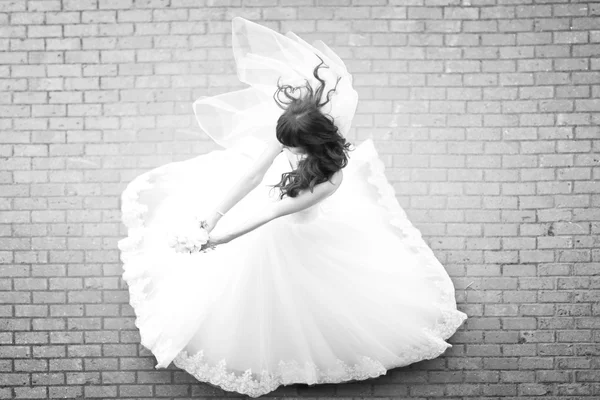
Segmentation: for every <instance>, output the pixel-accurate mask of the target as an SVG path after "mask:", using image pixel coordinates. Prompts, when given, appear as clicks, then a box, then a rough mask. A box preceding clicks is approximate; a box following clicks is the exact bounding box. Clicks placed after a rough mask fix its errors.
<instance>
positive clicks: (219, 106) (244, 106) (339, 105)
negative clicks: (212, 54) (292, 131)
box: [193, 17, 358, 154]
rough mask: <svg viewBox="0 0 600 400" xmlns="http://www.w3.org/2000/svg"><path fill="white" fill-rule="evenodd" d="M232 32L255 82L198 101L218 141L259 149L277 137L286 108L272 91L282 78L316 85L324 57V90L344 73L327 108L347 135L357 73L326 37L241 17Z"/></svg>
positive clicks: (241, 68) (199, 114) (244, 78)
mask: <svg viewBox="0 0 600 400" xmlns="http://www.w3.org/2000/svg"><path fill="white" fill-rule="evenodd" d="M232 34H233V37H232V45H233V54H234V57H235V62H236V66H237V76H238V78H239V80H240V81H241V82H244V83H247V84H248V85H250V86H249V87H248V88H245V89H242V90H238V91H234V92H228V93H224V94H220V95H216V96H204V97H201V98H199V99H197V100H196V101H195V102H194V104H193V108H194V114H195V116H196V119H197V121H198V124H199V125H200V128H201V129H202V130H203V131H204V132H206V134H208V135H209V136H210V137H211V139H212V140H213V141H215V142H216V143H217V144H219V145H221V146H223V147H225V148H233V147H237V148H240V149H241V150H243V151H245V150H250V151H249V152H248V153H249V154H256V153H255V152H253V151H251V150H252V148H256V146H261V145H262V144H264V143H265V142H266V141H267V140H269V139H270V138H274V137H275V126H276V123H277V119H278V118H279V116H280V115H281V113H282V112H283V110H282V109H280V108H279V107H277V105H276V104H275V102H274V100H273V97H272V96H273V93H275V90H276V89H277V81H278V79H280V82H281V83H282V84H290V85H293V86H300V85H304V84H305V83H306V81H308V82H309V84H310V85H311V86H312V87H313V88H314V87H316V85H317V84H318V81H317V80H316V79H315V78H314V76H313V70H314V68H315V67H316V66H317V65H318V64H319V63H320V62H321V60H319V57H320V58H321V59H323V61H324V62H325V65H327V66H328V67H329V68H321V70H320V71H319V75H320V76H321V78H323V79H324V80H325V82H326V86H325V90H324V91H323V93H324V95H326V94H327V92H328V90H329V89H332V88H333V87H335V84H336V82H337V80H338V78H340V81H339V83H338V86H337V89H336V91H335V93H334V94H333V95H332V96H331V101H330V102H329V103H328V104H327V105H325V106H324V107H323V108H322V111H323V112H324V113H325V114H328V115H330V116H331V117H332V118H333V119H334V123H335V124H336V126H337V127H338V129H339V131H340V133H341V134H342V135H344V136H346V135H347V133H348V131H349V130H350V126H351V123H352V119H353V117H354V113H355V111H356V106H357V104H358V93H357V92H356V91H355V90H354V88H353V87H352V76H351V75H350V74H349V73H348V70H347V69H346V66H345V65H344V62H343V61H342V60H341V59H340V58H339V57H338V56H337V55H336V54H335V53H334V52H333V51H332V50H331V49H330V48H329V47H327V45H325V43H323V42H322V41H315V42H314V43H313V45H310V44H308V43H307V42H305V41H304V40H302V39H301V38H300V37H298V36H297V35H295V34H294V33H292V32H288V33H287V34H286V35H281V34H279V33H277V32H275V31H273V30H271V29H268V28H266V27H264V26H261V25H258V24H256V23H253V22H251V21H248V20H246V19H244V18H240V17H236V18H234V19H233V21H232ZM317 55H318V57H317ZM256 139H258V140H256Z"/></svg>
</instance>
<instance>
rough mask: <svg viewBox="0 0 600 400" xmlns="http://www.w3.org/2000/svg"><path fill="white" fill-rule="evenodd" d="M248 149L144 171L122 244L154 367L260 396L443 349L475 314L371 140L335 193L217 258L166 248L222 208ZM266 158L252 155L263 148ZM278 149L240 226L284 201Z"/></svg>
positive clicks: (235, 214)
mask: <svg viewBox="0 0 600 400" xmlns="http://www.w3.org/2000/svg"><path fill="white" fill-rule="evenodd" d="M252 151H256V150H251V146H250V145H249V144H248V145H247V146H238V147H233V148H229V149H225V150H215V151H212V152H210V153H207V154H203V155H200V156H197V157H195V158H193V159H190V160H187V161H182V162H176V163H171V164H167V165H164V166H162V167H160V168H157V169H154V170H152V171H149V172H147V173H145V174H143V175H141V176H139V177H138V178H136V179H135V180H133V181H132V182H131V183H130V184H129V186H128V187H127V189H126V190H125V191H124V193H123V196H122V211H123V221H124V223H125V224H126V226H127V227H128V236H127V237H126V238H125V239H123V240H121V241H120V242H119V247H120V249H121V251H122V252H121V255H122V261H123V263H124V264H123V268H124V273H123V278H124V279H125V281H126V282H127V284H128V286H129V292H130V303H131V305H132V306H133V308H134V310H135V313H136V320H135V321H136V326H137V327H138V328H139V331H140V335H141V342H142V345H144V346H145V347H146V348H148V349H149V350H150V351H151V352H152V353H153V354H154V356H155V357H156V359H157V365H156V368H166V367H167V366H168V365H169V364H170V363H171V362H173V363H174V365H175V366H177V367H179V368H181V369H184V370H186V371H187V372H188V373H190V374H191V375H193V376H194V377H196V378H197V379H198V380H200V381H203V382H208V383H210V384H212V385H215V386H218V387H221V388H223V389H225V390H229V391H236V392H239V393H243V394H247V395H249V396H251V397H258V396H260V395H263V394H266V393H269V392H271V391H273V390H275V389H276V388H277V387H279V386H281V385H288V384H293V383H305V384H311V385H312V384H318V383H337V382H345V381H350V380H364V379H368V378H371V377H377V376H380V375H383V374H385V373H386V371H387V370H389V369H391V368H394V367H399V366H404V365H408V364H411V363H414V362H417V361H420V360H426V359H432V358H436V357H438V356H440V355H441V354H442V353H444V351H445V350H446V349H447V348H449V347H451V345H450V344H449V343H447V342H446V339H448V338H449V337H450V336H452V335H453V334H454V333H455V331H456V330H457V329H458V328H459V327H460V325H461V324H462V323H463V321H464V320H465V319H466V318H467V315H466V314H465V313H464V312H461V311H459V310H457V307H456V301H455V297H454V295H455V294H454V285H453V283H452V281H451V279H450V277H449V276H448V274H447V272H446V270H445V269H444V267H443V266H442V265H441V264H440V262H439V261H438V260H437V258H436V257H435V255H434V254H433V252H432V250H431V249H430V248H429V247H428V246H427V244H426V243H425V242H424V241H423V239H422V237H421V235H420V232H419V230H418V229H416V228H415V227H414V226H413V225H412V224H411V222H410V221H409V220H408V218H407V216H406V213H405V212H404V210H403V209H402V208H401V207H400V205H399V203H398V201H397V200H396V198H395V194H394V190H393V187H392V186H391V185H390V184H389V182H388V180H387V179H386V176H385V169H384V164H383V162H382V160H381V159H380V158H379V155H378V153H377V151H376V149H375V146H374V144H373V142H372V141H371V140H370V139H369V140H366V141H364V142H362V143H361V144H360V145H358V146H357V147H356V148H355V150H354V151H351V152H350V160H349V164H348V165H347V167H346V168H344V179H343V182H342V184H341V186H340V187H339V188H338V189H337V191H336V192H334V194H333V195H331V196H330V197H328V198H327V199H325V200H324V201H322V202H321V203H319V204H317V205H315V206H313V207H310V208H309V209H307V210H304V211H302V212H299V213H296V214H291V215H287V216H284V217H280V218H277V219H275V220H273V221H271V222H269V223H267V224H265V225H262V226H261V227H259V228H257V229H255V230H253V231H251V232H249V233H247V234H246V235H243V236H240V237H238V238H237V239H234V240H232V241H231V242H229V243H226V244H223V245H220V246H218V247H217V248H216V249H215V250H212V251H208V252H206V253H194V254H182V253H177V252H175V251H174V250H173V249H172V248H171V247H170V246H169V244H168V232H170V231H172V229H174V227H176V226H177V225H178V224H179V223H181V222H185V221H186V220H189V219H190V218H192V217H194V216H201V215H202V213H205V212H208V211H210V210H212V207H213V206H214V205H215V204H216V202H218V201H220V200H221V199H222V196H223V195H224V194H225V193H226V191H227V190H229V188H230V187H231V185H233V184H235V182H236V181H237V179H239V177H240V175H241V173H242V172H243V171H244V170H245V168H247V167H248V166H249V165H250V164H251V163H252V159H253V157H250V156H249V154H248V152H252ZM254 156H255V154H254ZM290 169H291V168H290V165H289V164H288V161H287V158H286V157H285V154H283V153H281V154H280V155H279V156H278V157H277V158H276V159H275V161H274V163H273V165H272V166H271V168H270V169H269V171H268V172H267V174H266V175H265V177H264V179H263V181H262V182H261V184H260V185H259V186H258V187H257V188H256V189H254V190H253V191H252V192H250V193H249V194H248V196H246V197H245V198H244V199H242V200H241V201H240V202H239V203H238V204H237V205H235V206H234V207H233V208H232V209H231V210H230V211H229V212H228V213H227V214H226V215H225V216H224V217H223V218H222V219H221V221H220V222H219V229H221V228H223V229H227V227H234V226H236V224H239V223H240V221H243V220H244V219H245V218H247V217H248V216H249V215H250V214H251V213H253V212H256V210H257V209H258V208H260V207H264V206H265V204H267V203H268V202H273V201H277V199H278V195H279V192H278V189H273V188H272V187H271V186H270V185H273V184H275V183H277V182H279V180H280V177H281V174H282V173H283V172H287V171H289V170H290Z"/></svg>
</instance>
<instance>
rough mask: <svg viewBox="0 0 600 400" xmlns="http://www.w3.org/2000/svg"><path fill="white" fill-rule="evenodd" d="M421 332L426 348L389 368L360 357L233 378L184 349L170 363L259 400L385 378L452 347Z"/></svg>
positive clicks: (222, 366)
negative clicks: (295, 389)
mask: <svg viewBox="0 0 600 400" xmlns="http://www.w3.org/2000/svg"><path fill="white" fill-rule="evenodd" d="M423 331H424V334H425V336H426V337H427V338H428V339H429V343H428V344H429V346H425V345H421V346H410V347H407V348H406V349H403V350H402V351H401V352H400V354H402V356H399V357H398V359H397V360H395V361H394V362H392V363H391V364H388V365H384V364H383V363H382V362H380V361H377V360H374V359H372V358H370V357H367V356H361V357H359V360H360V361H359V362H358V363H356V364H352V365H350V364H348V363H345V362H344V361H342V360H340V359H338V360H337V361H336V366H335V367H332V368H328V369H327V370H322V369H321V368H319V367H318V366H317V365H316V364H315V363H313V362H306V363H303V364H300V363H298V362H297V361H290V362H285V361H280V362H279V364H278V365H277V369H276V370H275V371H274V372H269V371H268V370H263V371H261V372H255V373H253V372H252V369H247V370H246V371H244V372H243V373H241V374H240V375H236V373H235V372H234V371H229V370H228V369H227V361H226V360H224V359H223V360H221V361H219V362H218V363H216V364H214V365H211V364H209V363H208V362H207V361H206V360H205V356H204V350H201V351H199V352H198V353H196V354H194V355H190V354H189V353H188V352H187V351H186V350H183V351H181V352H180V353H179V354H178V355H177V356H176V357H175V359H173V364H174V365H175V366H176V367H178V368H181V369H183V370H185V371H187V372H188V373H189V374H190V375H192V376H194V377H195V378H196V379H198V380H199V381H201V382H205V383H210V384H212V385H215V386H218V387H219V388H221V389H224V390H227V391H232V392H238V393H242V394H245V395H248V396H250V397H259V396H262V395H264V394H267V393H269V392H272V391H274V390H276V389H277V388H278V387H279V386H282V385H292V384H296V383H303V384H308V385H316V384H323V383H342V382H347V381H361V380H366V379H370V378H376V377H378V376H381V375H385V374H386V373H387V371H388V370H390V369H392V368H397V367H402V366H406V365H409V364H412V363H415V362H418V361H422V360H430V359H433V358H436V357H438V356H439V355H441V354H442V353H444V351H446V349H447V348H449V347H452V345H450V344H449V343H446V342H445V341H443V340H442V339H440V338H439V337H436V336H435V332H434V331H433V330H429V329H424V330H423Z"/></svg>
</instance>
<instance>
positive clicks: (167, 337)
mask: <svg viewBox="0 0 600 400" xmlns="http://www.w3.org/2000/svg"><path fill="white" fill-rule="evenodd" d="M219 154H221V155H220V156H221V157H222V156H223V152H213V153H210V154H209V155H207V156H206V157H213V158H214V159H216V157H219ZM201 157H202V156H201ZM353 157H354V158H353V160H351V164H350V165H349V168H348V171H347V172H346V176H345V179H347V180H348V181H349V182H348V183H349V184H350V183H352V179H353V175H354V174H356V173H357V171H358V170H359V169H360V168H362V167H364V166H367V169H368V177H367V182H368V184H369V185H370V186H371V187H373V188H374V189H375V191H376V193H377V204H378V205H379V206H380V207H381V209H383V210H385V213H386V214H385V215H386V216H387V219H388V222H389V225H390V226H392V227H394V229H396V230H397V233H398V234H399V236H401V237H402V242H403V243H404V244H406V245H407V246H408V247H410V248H412V249H413V251H414V252H415V254H417V255H418V257H420V260H422V261H421V262H422V265H423V266H425V265H427V266H428V267H429V268H439V269H440V271H443V267H442V266H441V264H439V261H438V260H437V258H436V257H435V255H434V254H433V252H432V250H431V249H430V248H429V247H428V246H427V245H426V244H425V242H424V241H423V239H422V237H421V233H420V231H419V230H418V229H417V228H415V227H414V226H413V225H412V223H411V222H410V221H409V220H408V218H407V216H406V213H405V212H404V210H403V209H402V208H401V207H400V205H399V204H398V202H397V200H396V197H395V191H394V188H393V186H392V185H391V184H390V183H389V182H388V181H387V179H386V177H385V166H384V164H383V162H382V161H381V159H380V158H379V156H378V154H377V152H376V150H375V147H374V144H373V142H372V140H367V141H365V142H363V143H362V144H361V145H360V146H358V148H357V150H356V152H355V154H354V156H353ZM285 162H287V160H286V161H285ZM285 162H283V163H282V164H284V163H285ZM161 171H162V172H164V171H165V167H162V168H160V169H158V170H155V171H151V172H149V173H147V174H144V175H141V176H140V177H138V178H137V179H135V180H134V181H133V182H132V183H131V184H130V185H129V186H128V187H127V189H126V190H125V191H124V193H123V196H122V211H123V220H124V222H125V224H126V225H127V227H128V229H129V235H128V237H127V238H125V239H123V240H122V241H120V242H119V247H120V249H121V250H122V255H121V257H122V261H123V263H124V266H123V268H124V271H125V272H124V275H123V277H124V279H125V280H126V282H127V284H128V287H129V293H130V303H131V305H132V306H133V308H134V310H135V313H136V320H135V321H136V326H137V327H138V328H139V330H140V335H141V338H142V345H144V346H145V347H147V348H148V349H150V350H151V351H152V353H153V354H154V355H155V356H156V358H157V360H158V361H159V363H158V365H157V367H156V368H164V367H166V366H168V363H169V362H170V361H171V360H172V362H173V363H174V365H176V366H177V367H179V368H181V369H184V370H186V371H187V372H188V373H190V374H191V375H193V376H194V377H196V378H197V379H198V380H200V381H203V382H207V383H210V384H212V385H215V386H218V387H220V388H222V389H224V390H228V391H235V392H238V393H243V394H246V395H248V396H250V397H259V396H262V395H264V394H267V393H269V392H271V391H273V390H275V389H276V388H277V387H279V386H281V385H289V384H294V383H305V384H309V385H314V384H320V383H340V382H347V381H357V380H364V379H369V378H374V377H377V376H380V375H384V374H385V373H386V372H387V370H389V369H391V368H395V367H400V366H405V365H409V364H411V363H414V362H417V361H421V360H427V359H433V358H436V357H438V356H439V355H441V354H443V353H444V351H445V350H446V349H447V348H449V347H452V346H451V344H449V343H447V342H445V340H446V339H448V338H449V337H450V336H452V334H454V332H455V331H456V330H457V329H458V328H459V327H460V325H461V324H462V323H463V322H464V320H465V319H466V318H467V315H466V314H465V313H463V312H461V311H458V310H457V309H456V302H455V299H454V286H453V284H452V281H451V280H450V278H449V277H448V276H447V274H445V273H441V274H439V278H440V279H437V280H434V281H433V284H434V285H435V287H436V288H437V290H438V291H439V297H438V300H437V301H435V302H434V303H433V307H435V308H436V309H437V310H438V311H439V314H440V318H439V320H438V321H436V323H435V324H434V325H433V326H431V327H423V328H422V329H421V337H422V341H420V342H419V343H418V344H407V345H406V346H404V347H400V350H399V351H397V354H396V357H395V358H394V359H393V361H388V362H382V361H380V360H377V359H373V358H371V357H368V356H367V355H362V356H358V355H357V359H358V360H359V361H358V362H354V363H349V362H344V361H343V360H341V359H338V360H337V361H336V362H335V363H334V364H330V365H329V367H328V368H320V367H319V366H318V365H317V364H316V363H314V362H303V363H299V362H298V361H296V360H280V362H279V363H278V365H277V368H274V369H268V370H267V369H263V370H260V371H254V370H252V369H251V368H248V369H246V370H244V371H243V372H242V371H239V370H237V369H235V368H230V367H229V366H228V360H227V359H221V360H218V361H217V360H211V359H208V358H207V357H206V356H205V352H204V350H200V351H198V352H195V353H193V354H190V353H189V352H188V351H187V350H186V349H185V344H186V343H184V341H183V340H181V338H178V336H177V334H176V333H177V329H176V328H172V329H170V330H168V329H165V326H166V325H169V323H168V322H169V321H166V320H164V318H166V316H162V318H163V321H162V324H161V323H157V320H158V319H159V318H158V316H157V315H156V313H157V310H156V307H153V305H154V304H156V302H152V299H151V298H150V297H151V296H152V295H153V294H154V291H153V290H152V289H151V290H148V288H149V287H150V288H152V287H153V286H156V285H157V282H156V276H154V277H153V275H152V269H149V268H148V266H149V265H152V263H153V262H155V260H154V259H153V258H154V253H152V252H148V247H147V246H148V243H146V245H144V238H148V237H150V236H152V235H151V230H152V229H151V228H149V227H147V226H146V220H147V218H148V216H147V213H148V206H147V205H146V204H144V203H142V202H140V200H139V199H140V196H141V194H143V193H144V191H147V190H150V189H151V188H152V187H153V184H152V180H153V178H152V177H153V176H156V175H159V174H160V173H161ZM273 172H274V173H273V175H277V174H279V173H280V172H281V170H280V169H279V170H276V171H273ZM342 200H343V199H337V201H342ZM331 206H332V205H328V204H325V206H324V207H317V208H314V210H315V211H316V212H323V210H327V208H328V207H331ZM311 220H313V219H311ZM265 232H266V231H265ZM176 260H177V259H176V258H173V262H176ZM182 279H185V276H183V277H182ZM213 304H214V305H213V306H212V307H214V308H215V309H218V307H219V304H218V303H213ZM203 306H204V307H202V308H198V310H201V309H202V310H208V309H210V308H211V305H210V304H204V305H203ZM173 308H174V307H171V309H173ZM175 308H176V307H175ZM199 313H200V311H199ZM179 322H180V323H181V321H179ZM187 337H188V338H191V337H192V336H191V335H188V336H187ZM177 339H179V343H175V342H177ZM177 349H179V350H177Z"/></svg>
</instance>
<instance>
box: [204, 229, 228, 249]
mask: <svg viewBox="0 0 600 400" xmlns="http://www.w3.org/2000/svg"><path fill="white" fill-rule="evenodd" d="M230 240H231V239H229V238H228V235H226V234H222V233H220V232H218V230H216V231H215V230H213V231H212V232H210V234H209V235H208V242H207V243H206V246H207V247H213V248H214V247H216V246H218V245H220V244H223V243H228V242H229V241H230Z"/></svg>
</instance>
